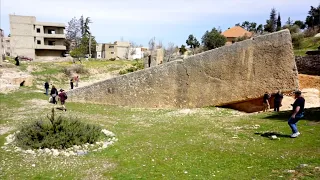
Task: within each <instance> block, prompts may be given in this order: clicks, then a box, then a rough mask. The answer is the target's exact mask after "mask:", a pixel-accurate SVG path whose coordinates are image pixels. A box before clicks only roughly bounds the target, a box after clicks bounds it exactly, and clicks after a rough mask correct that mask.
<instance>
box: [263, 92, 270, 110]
mask: <svg viewBox="0 0 320 180" xmlns="http://www.w3.org/2000/svg"><path fill="white" fill-rule="evenodd" d="M269 99H270V95H269V93H268V92H266V93H265V94H264V95H263V112H266V111H268V110H269V108H270V103H269Z"/></svg>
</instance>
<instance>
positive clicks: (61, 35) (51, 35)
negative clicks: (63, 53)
mask: <svg viewBox="0 0 320 180" xmlns="http://www.w3.org/2000/svg"><path fill="white" fill-rule="evenodd" d="M43 37H44V38H61V39H65V38H66V35H65V34H43Z"/></svg>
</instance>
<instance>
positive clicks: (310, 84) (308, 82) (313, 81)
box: [299, 74, 320, 90]
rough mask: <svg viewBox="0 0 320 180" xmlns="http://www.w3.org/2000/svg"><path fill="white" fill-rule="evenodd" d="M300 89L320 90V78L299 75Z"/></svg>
mask: <svg viewBox="0 0 320 180" xmlns="http://www.w3.org/2000/svg"><path fill="white" fill-rule="evenodd" d="M299 83H300V89H305V88H316V89H318V90H320V76H311V75H305V74H299Z"/></svg>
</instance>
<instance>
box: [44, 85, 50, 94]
mask: <svg viewBox="0 0 320 180" xmlns="http://www.w3.org/2000/svg"><path fill="white" fill-rule="evenodd" d="M44 88H45V89H46V95H47V96H48V92H49V83H48V81H46V82H45V83H44Z"/></svg>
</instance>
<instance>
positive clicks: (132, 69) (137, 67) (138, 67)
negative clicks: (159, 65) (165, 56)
mask: <svg viewBox="0 0 320 180" xmlns="http://www.w3.org/2000/svg"><path fill="white" fill-rule="evenodd" d="M135 61H136V62H135V63H133V66H131V67H129V68H127V69H124V70H121V71H120V72H119V74H120V75H123V74H127V73H131V72H135V71H138V70H141V69H144V65H143V62H142V61H140V60H135Z"/></svg>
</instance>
